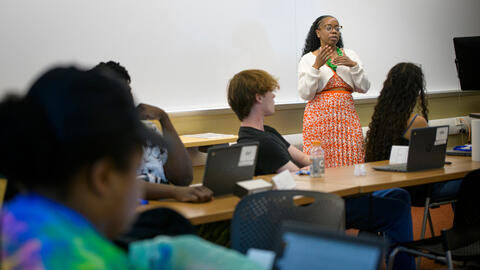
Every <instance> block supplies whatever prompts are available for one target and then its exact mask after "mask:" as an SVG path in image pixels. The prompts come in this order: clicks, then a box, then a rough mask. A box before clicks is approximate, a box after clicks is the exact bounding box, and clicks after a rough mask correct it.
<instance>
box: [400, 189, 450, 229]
mask: <svg viewBox="0 0 480 270" xmlns="http://www.w3.org/2000/svg"><path fill="white" fill-rule="evenodd" d="M432 188H433V184H428V185H425V186H419V187H411V188H407V190H408V191H409V192H410V195H411V197H412V206H415V207H424V211H423V219H422V228H421V232H420V239H424V238H425V231H426V229H427V223H428V225H429V228H430V234H431V235H432V237H434V236H435V230H434V228H433V222H432V217H431V215H430V209H432V208H438V207H440V206H441V205H444V204H452V203H454V202H456V197H455V198H451V197H446V198H433V197H432Z"/></svg>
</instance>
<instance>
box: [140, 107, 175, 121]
mask: <svg viewBox="0 0 480 270" xmlns="http://www.w3.org/2000/svg"><path fill="white" fill-rule="evenodd" d="M137 110H138V112H139V114H140V118H141V119H142V120H159V121H160V122H162V120H163V119H165V117H168V114H167V113H166V112H165V111H164V110H162V109H160V108H158V107H155V106H152V105H148V104H144V103H140V105H138V106H137Z"/></svg>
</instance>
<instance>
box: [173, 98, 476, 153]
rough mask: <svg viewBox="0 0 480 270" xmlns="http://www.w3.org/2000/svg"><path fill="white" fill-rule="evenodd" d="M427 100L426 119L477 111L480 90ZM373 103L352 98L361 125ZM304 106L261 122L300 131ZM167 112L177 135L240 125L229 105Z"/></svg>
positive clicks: (456, 139)
mask: <svg viewBox="0 0 480 270" xmlns="http://www.w3.org/2000/svg"><path fill="white" fill-rule="evenodd" d="M428 102H429V110H430V113H429V118H430V119H440V118H448V117H456V116H465V115H468V114H469V113H471V112H480V91H468V92H454V93H452V92H450V93H442V94H429V95H428ZM375 104H376V99H375V98H372V99H364V100H356V101H355V107H356V109H357V112H358V114H359V117H360V122H361V124H362V126H368V123H369V122H370V118H371V116H372V113H373V108H374V107H375ZM304 108H305V105H304V104H296V105H277V106H276V113H275V114H274V115H273V116H270V117H267V118H266V120H265V122H266V124H267V125H271V126H273V127H275V128H276V129H277V130H278V131H279V132H280V133H282V134H292V133H301V132H302V120H303V111H304ZM170 116H171V118H172V121H173V124H174V125H175V128H176V129H177V131H178V132H179V134H181V135H184V134H192V133H204V132H216V133H225V134H237V132H238V127H239V125H240V121H238V119H237V118H236V116H235V114H234V113H233V112H232V111H231V110H229V109H225V110H211V111H199V112H190V113H171V114H170ZM464 143H465V142H463V143H462V142H461V138H460V136H450V138H449V145H457V144H464Z"/></svg>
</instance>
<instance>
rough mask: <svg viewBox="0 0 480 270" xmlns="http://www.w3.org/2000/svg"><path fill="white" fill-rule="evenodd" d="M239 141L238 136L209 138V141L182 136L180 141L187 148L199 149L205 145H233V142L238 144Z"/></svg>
mask: <svg viewBox="0 0 480 270" xmlns="http://www.w3.org/2000/svg"><path fill="white" fill-rule="evenodd" d="M237 139H238V136H236V135H226V136H225V137H219V138H209V139H206V138H195V137H188V136H180V140H182V142H183V145H184V146H185V147H199V146H205V145H216V144H224V143H231V142H236V141H237Z"/></svg>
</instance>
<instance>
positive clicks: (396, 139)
mask: <svg viewBox="0 0 480 270" xmlns="http://www.w3.org/2000/svg"><path fill="white" fill-rule="evenodd" d="M417 101H418V105H419V108H418V109H420V110H421V114H422V115H423V117H424V118H425V120H427V121H428V109H427V100H426V95H425V81H424V78H423V72H422V69H421V68H420V67H418V66H417V65H415V64H412V63H399V64H396V65H395V66H394V67H393V68H392V69H391V70H390V71H389V72H388V75H387V79H386V80H385V82H384V83H383V89H382V91H381V92H380V96H379V97H378V100H377V105H376V106H375V109H374V112H373V116H372V121H371V122H370V125H369V126H368V127H369V130H368V132H367V147H366V156H365V161H366V162H371V161H378V160H384V159H388V158H389V156H390V150H391V146H392V145H398V144H401V143H402V141H403V140H404V139H403V133H404V132H405V129H406V128H407V121H408V119H409V118H410V115H411V114H412V112H413V110H414V109H415V105H416V104H417Z"/></svg>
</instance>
